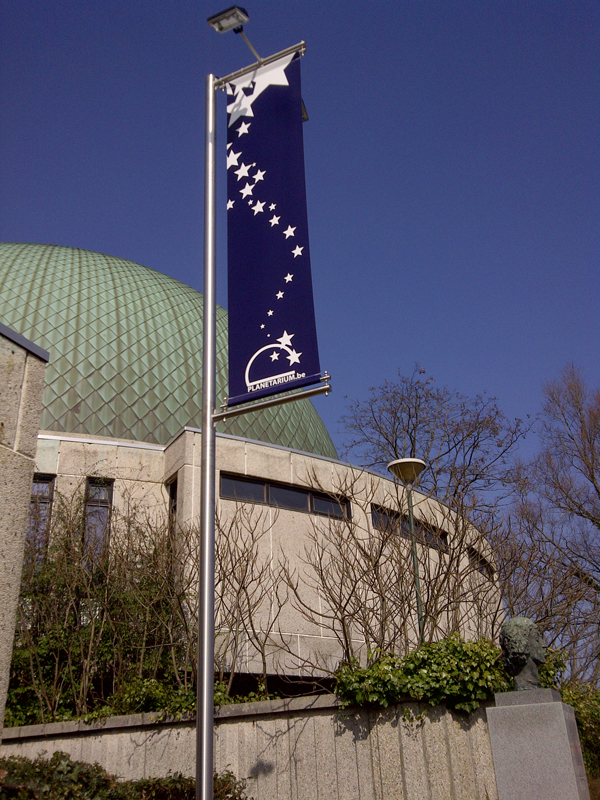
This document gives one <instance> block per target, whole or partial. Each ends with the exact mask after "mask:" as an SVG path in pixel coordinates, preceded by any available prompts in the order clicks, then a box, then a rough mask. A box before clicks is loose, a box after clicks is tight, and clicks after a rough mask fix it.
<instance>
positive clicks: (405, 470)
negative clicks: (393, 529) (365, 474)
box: [387, 458, 427, 644]
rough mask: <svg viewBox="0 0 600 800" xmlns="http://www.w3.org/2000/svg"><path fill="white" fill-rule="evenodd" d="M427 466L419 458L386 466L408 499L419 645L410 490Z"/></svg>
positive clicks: (418, 584)
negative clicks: (401, 486)
mask: <svg viewBox="0 0 600 800" xmlns="http://www.w3.org/2000/svg"><path fill="white" fill-rule="evenodd" d="M426 466H427V464H426V463H425V462H424V461H423V460H422V459H421V458H397V459H396V460H395V461H390V463H389V464H388V465H387V468H388V470H389V471H390V472H391V473H392V475H393V476H394V477H395V478H398V480H399V481H400V482H401V483H402V485H403V486H404V488H405V489H406V495H407V499H408V523H409V526H410V546H411V550H412V562H413V572H414V576H415V593H416V595H417V623H418V626H419V644H421V643H422V642H423V627H424V622H425V620H424V618H423V602H422V600H421V581H420V578H419V559H418V558H417V542H416V538H415V520H414V515H413V501H412V489H413V485H414V484H415V483H416V482H417V481H418V479H419V476H420V474H421V473H422V472H423V470H424V469H425V468H426Z"/></svg>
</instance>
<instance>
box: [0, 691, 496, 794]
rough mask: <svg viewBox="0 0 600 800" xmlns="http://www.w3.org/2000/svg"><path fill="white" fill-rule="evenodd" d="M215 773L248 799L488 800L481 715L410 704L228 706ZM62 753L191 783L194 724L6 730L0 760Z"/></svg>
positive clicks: (112, 768) (491, 787) (488, 758)
mask: <svg viewBox="0 0 600 800" xmlns="http://www.w3.org/2000/svg"><path fill="white" fill-rule="evenodd" d="M214 747H215V767H216V768H217V769H218V770H224V769H226V768H229V769H231V770H232V771H233V772H234V774H235V775H236V776H237V777H240V778H246V779H247V780H248V787H247V793H248V796H252V797H254V798H255V800H288V799H289V800H292V799H293V800H296V799H297V800H313V799H314V800H357V798H360V800H497V798H498V795H497V791H496V783H495V777H494V769H493V763H492V755H491V748H490V741H489V735H488V730H487V723H486V721H485V710H484V709H483V708H481V709H479V711H478V712H476V713H475V714H473V715H471V716H470V717H462V716H458V715H455V714H453V713H451V712H448V711H446V710H445V709H443V708H442V707H437V708H434V709H430V708H429V707H423V706H419V705H418V704H416V703H406V704H400V705H398V706H394V707H392V708H390V709H387V710H385V711H381V712H367V711H355V710H342V709H340V708H339V707H338V705H337V702H336V701H335V700H333V699H332V698H331V696H319V697H314V698H297V699H293V700H287V701H283V700H279V701H269V702H263V703H248V704H244V705H237V706H227V707H224V708H222V709H220V710H219V712H218V713H217V715H216V718H215V739H214ZM56 750H62V751H63V752H66V753H69V754H70V755H71V756H72V757H73V758H74V759H78V760H82V761H87V762H89V763H93V762H97V763H99V764H101V765H102V766H103V767H105V769H107V770H108V771H109V772H110V773H112V774H114V775H117V776H119V777H120V778H141V777H153V776H162V775H166V774H167V773H168V772H169V771H171V772H182V773H183V774H185V775H194V764H195V761H194V759H195V727H194V722H193V721H187V722H158V723H157V722H154V721H153V720H152V715H151V714H140V715H136V716H131V717H116V718H113V719H109V720H107V721H106V722H105V723H104V724H103V725H85V724H84V723H83V722H65V723H56V724H52V725H39V726H31V727H28V728H9V729H7V730H6V731H5V738H4V741H3V744H2V746H1V747H0V753H1V754H2V755H3V756H4V755H26V756H29V757H35V756H36V755H39V754H41V753H43V752H45V753H46V754H47V755H48V756H49V755H50V754H51V753H52V752H54V751H56Z"/></svg>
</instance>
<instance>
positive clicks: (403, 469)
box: [387, 458, 427, 486]
mask: <svg viewBox="0 0 600 800" xmlns="http://www.w3.org/2000/svg"><path fill="white" fill-rule="evenodd" d="M426 466H427V464H426V463H425V462H424V461H423V459H421V458H397V459H396V460H395V461H390V463H389V464H388V465H387V468H388V470H389V471H390V472H391V473H392V475H394V476H395V477H396V478H398V480H399V481H401V482H402V483H403V484H404V485H405V486H406V485H410V486H412V484H413V483H416V481H417V480H418V479H419V475H420V474H421V473H422V472H423V470H424V469H425V467H426Z"/></svg>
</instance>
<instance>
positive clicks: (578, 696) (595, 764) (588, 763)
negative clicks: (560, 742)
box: [560, 681, 600, 778]
mask: <svg viewBox="0 0 600 800" xmlns="http://www.w3.org/2000/svg"><path fill="white" fill-rule="evenodd" d="M560 694H561V697H562V700H563V703H568V704H569V705H570V706H573V709H574V711H575V717H576V718H577V728H578V730H579V739H580V741H581V750H582V752H583V760H584V762H585V769H586V772H587V774H588V775H589V776H590V777H591V778H600V690H598V689H594V688H593V687H592V686H585V685H583V684H580V683H574V682H570V681H569V682H567V683H564V684H563V685H562V686H561V687H560Z"/></svg>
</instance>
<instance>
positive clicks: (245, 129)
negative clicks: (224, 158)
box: [237, 122, 252, 136]
mask: <svg viewBox="0 0 600 800" xmlns="http://www.w3.org/2000/svg"><path fill="white" fill-rule="evenodd" d="M250 125H252V123H251V122H242V124H241V125H240V127H239V128H238V129H237V132H238V136H243V135H244V134H245V133H248V128H249V127H250Z"/></svg>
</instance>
